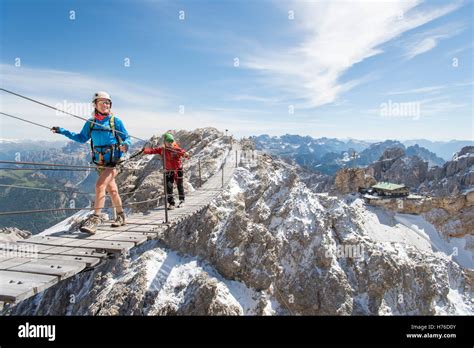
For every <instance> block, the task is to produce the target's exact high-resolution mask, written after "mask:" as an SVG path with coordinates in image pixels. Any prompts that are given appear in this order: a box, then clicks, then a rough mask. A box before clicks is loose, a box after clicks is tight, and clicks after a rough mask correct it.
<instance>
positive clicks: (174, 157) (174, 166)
mask: <svg viewBox="0 0 474 348" xmlns="http://www.w3.org/2000/svg"><path fill="white" fill-rule="evenodd" d="M143 152H144V153H145V154H147V155H155V154H158V155H161V156H162V153H163V146H161V147H155V148H145V150H144V151H143ZM185 153H186V151H185V150H183V149H182V148H180V147H179V146H178V144H176V143H175V144H173V149H168V148H166V150H165V159H166V161H165V169H166V170H178V169H182V168H183V162H182V161H181V157H183V156H184V154H185ZM162 157H163V156H162Z"/></svg>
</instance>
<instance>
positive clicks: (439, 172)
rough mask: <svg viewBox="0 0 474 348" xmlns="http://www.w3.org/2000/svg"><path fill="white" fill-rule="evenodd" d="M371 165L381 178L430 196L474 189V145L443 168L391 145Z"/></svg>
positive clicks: (380, 179) (448, 194) (463, 150)
mask: <svg viewBox="0 0 474 348" xmlns="http://www.w3.org/2000/svg"><path fill="white" fill-rule="evenodd" d="M369 167H370V168H373V175H374V177H375V179H376V180H377V181H389V182H393V183H398V184H405V185H407V186H409V187H410V189H411V190H412V191H414V192H418V193H422V194H426V195H431V196H440V197H441V196H456V195H459V194H462V193H464V192H466V191H468V190H470V189H472V188H474V146H466V147H464V148H463V149H462V150H461V151H460V152H459V153H457V154H455V155H454V157H453V160H452V161H449V162H446V163H445V164H444V165H443V166H442V167H439V166H434V167H429V165H428V162H426V161H424V160H422V159H421V158H419V157H418V156H407V155H406V153H405V152H404V151H403V149H401V148H389V149H387V150H385V152H384V154H383V155H382V156H381V157H380V159H379V160H378V161H376V162H374V163H372V164H371V165H370V166H369Z"/></svg>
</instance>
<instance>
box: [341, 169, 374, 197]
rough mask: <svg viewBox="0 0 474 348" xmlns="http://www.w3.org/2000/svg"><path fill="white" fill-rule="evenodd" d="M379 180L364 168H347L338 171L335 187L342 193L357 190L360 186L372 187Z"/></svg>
mask: <svg viewBox="0 0 474 348" xmlns="http://www.w3.org/2000/svg"><path fill="white" fill-rule="evenodd" d="M376 183H377V181H376V180H375V179H374V177H373V176H372V175H370V174H368V173H367V171H366V170H365V169H363V168H346V169H342V170H340V171H338V172H337V174H336V177H335V179H334V187H335V189H336V190H337V191H338V192H339V193H342V194H346V193H351V192H357V190H358V189H359V187H364V188H367V187H370V186H372V185H375V184H376Z"/></svg>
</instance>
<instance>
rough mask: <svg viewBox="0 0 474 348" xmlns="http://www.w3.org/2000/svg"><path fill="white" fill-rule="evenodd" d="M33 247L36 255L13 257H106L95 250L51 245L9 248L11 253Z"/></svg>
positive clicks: (23, 254) (22, 254)
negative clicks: (20, 248) (19, 248)
mask: <svg viewBox="0 0 474 348" xmlns="http://www.w3.org/2000/svg"><path fill="white" fill-rule="evenodd" d="M28 246H33V247H35V249H36V251H37V252H36V253H28V254H26V253H18V255H16V256H15V257H31V258H34V257H35V255H37V256H38V257H39V256H40V255H54V254H57V255H69V256H86V257H96V258H105V257H107V254H106V253H101V252H98V251H96V250H95V249H88V248H71V247H63V246H51V245H41V244H19V245H17V246H15V247H9V249H10V250H12V251H17V250H18V247H23V248H25V247H28ZM0 248H5V246H2V245H0Z"/></svg>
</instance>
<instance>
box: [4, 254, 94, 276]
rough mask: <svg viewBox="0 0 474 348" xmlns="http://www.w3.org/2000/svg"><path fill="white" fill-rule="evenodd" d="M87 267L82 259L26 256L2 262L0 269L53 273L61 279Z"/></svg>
mask: <svg viewBox="0 0 474 348" xmlns="http://www.w3.org/2000/svg"><path fill="white" fill-rule="evenodd" d="M15 261H16V263H15ZM25 261H26V262H25ZM85 267H86V263H85V262H80V261H67V260H47V259H26V258H17V259H14V260H8V261H5V262H2V263H0V270H2V271H14V272H24V273H36V274H46V275H53V276H57V277H59V278H60V279H61V280H62V279H66V278H69V277H70V276H73V275H74V274H76V273H79V272H80V271H82V270H83V269H84V268H85Z"/></svg>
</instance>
